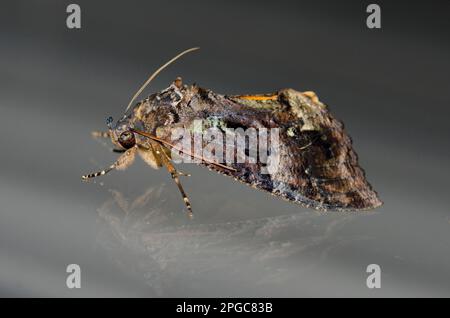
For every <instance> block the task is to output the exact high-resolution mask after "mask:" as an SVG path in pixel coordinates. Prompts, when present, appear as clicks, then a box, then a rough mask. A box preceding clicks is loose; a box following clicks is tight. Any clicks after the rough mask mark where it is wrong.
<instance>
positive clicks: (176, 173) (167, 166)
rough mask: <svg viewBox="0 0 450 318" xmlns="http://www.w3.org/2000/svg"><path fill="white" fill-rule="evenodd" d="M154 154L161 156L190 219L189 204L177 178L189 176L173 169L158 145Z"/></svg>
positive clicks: (191, 215) (190, 209)
mask: <svg viewBox="0 0 450 318" xmlns="http://www.w3.org/2000/svg"><path fill="white" fill-rule="evenodd" d="M156 153H157V154H158V155H161V159H162V163H163V164H164V165H165V166H166V168H167V170H168V171H169V173H170V175H171V176H172V179H173V180H174V181H175V183H176V185H177V186H178V190H180V193H181V196H182V197H183V201H184V204H185V205H186V208H187V209H188V216H189V218H192V217H193V213H192V206H191V202H189V199H188V197H187V195H186V192H184V189H183V186H182V185H181V182H180V178H178V177H179V176H189V174H186V173H182V172H178V171H177V170H176V169H175V167H174V166H173V164H172V162H171V161H170V158H169V156H168V155H167V153H166V152H165V151H164V149H163V147H162V146H161V145H158V148H157V150H156Z"/></svg>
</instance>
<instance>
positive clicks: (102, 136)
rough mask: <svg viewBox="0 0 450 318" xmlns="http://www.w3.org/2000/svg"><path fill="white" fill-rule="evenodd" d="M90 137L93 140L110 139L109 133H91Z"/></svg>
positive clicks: (96, 131) (95, 131)
mask: <svg viewBox="0 0 450 318" xmlns="http://www.w3.org/2000/svg"><path fill="white" fill-rule="evenodd" d="M91 136H92V137H94V138H110V137H111V135H110V133H109V131H98V130H94V131H92V132H91Z"/></svg>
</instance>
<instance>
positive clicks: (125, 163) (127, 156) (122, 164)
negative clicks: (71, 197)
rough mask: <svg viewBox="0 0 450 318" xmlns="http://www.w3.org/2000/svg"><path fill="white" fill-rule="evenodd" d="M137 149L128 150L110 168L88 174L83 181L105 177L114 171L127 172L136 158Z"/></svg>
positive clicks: (83, 177)
mask: <svg viewBox="0 0 450 318" xmlns="http://www.w3.org/2000/svg"><path fill="white" fill-rule="evenodd" d="M136 149H137V148H136V147H133V148H130V149H128V150H127V151H125V152H124V153H123V154H122V155H120V157H119V158H118V159H117V160H116V162H114V163H113V164H112V165H110V166H109V167H108V168H106V169H104V170H101V171H98V172H94V173H90V174H86V175H84V176H82V177H81V179H83V180H87V179H91V178H95V177H98V176H103V175H105V174H107V173H108V172H110V171H111V170H114V169H116V170H125V169H126V168H128V167H129V166H130V165H131V164H132V163H133V162H134V158H135V156H136Z"/></svg>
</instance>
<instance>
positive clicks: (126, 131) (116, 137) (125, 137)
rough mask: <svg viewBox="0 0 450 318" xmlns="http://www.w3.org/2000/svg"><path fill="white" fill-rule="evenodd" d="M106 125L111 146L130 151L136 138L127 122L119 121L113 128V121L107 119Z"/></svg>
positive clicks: (110, 118) (109, 118)
mask: <svg viewBox="0 0 450 318" xmlns="http://www.w3.org/2000/svg"><path fill="white" fill-rule="evenodd" d="M106 125H107V126H108V129H109V132H110V135H111V140H112V142H113V144H115V145H118V146H121V147H122V148H124V149H130V148H132V147H134V146H135V145H136V138H135V136H134V133H133V132H131V130H130V127H129V125H128V124H127V122H121V121H119V122H117V124H116V126H115V127H113V119H112V117H108V119H107V120H106Z"/></svg>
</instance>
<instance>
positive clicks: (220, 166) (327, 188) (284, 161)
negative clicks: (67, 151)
mask: <svg viewBox="0 0 450 318" xmlns="http://www.w3.org/2000/svg"><path fill="white" fill-rule="evenodd" d="M196 49H198V48H192V49H189V50H186V51H184V52H182V53H180V54H179V55H177V56H176V57H174V58H173V59H172V60H170V61H169V62H167V63H166V64H165V65H163V66H162V67H160V68H159V69H158V70H157V71H156V72H155V73H154V74H152V76H150V78H149V79H148V80H147V81H146V82H145V83H144V85H143V86H142V87H141V88H140V89H139V90H138V92H137V93H136V94H135V95H134V97H133V98H132V100H131V101H130V103H129V105H128V107H127V109H126V112H125V114H124V116H123V117H122V118H121V119H120V120H119V121H117V123H116V124H113V122H112V118H109V119H108V121H107V124H108V127H109V131H108V132H94V133H93V135H94V136H95V137H107V138H110V139H111V141H112V143H113V144H114V145H115V146H116V147H118V148H117V149H116V151H118V152H123V153H122V154H121V155H120V157H119V158H118V159H117V161H116V162H115V163H113V164H112V165H111V166H110V167H109V168H108V169H105V170H102V171H99V172H96V173H92V174H88V175H85V176H83V177H82V178H83V179H84V180H86V179H90V178H93V177H97V176H100V175H104V174H106V173H108V172H109V171H111V170H113V169H116V170H124V169H126V168H127V167H128V166H129V165H131V164H132V162H133V161H134V158H135V156H136V154H138V155H139V156H140V157H141V158H142V159H143V160H144V161H145V162H146V163H147V164H149V165H150V166H151V167H152V168H155V169H158V168H160V167H162V166H165V167H166V168H167V170H168V171H169V172H170V174H171V176H172V178H173V179H174V181H175V183H176V185H177V186H178V188H179V190H180V192H181V194H182V197H183V200H184V202H185V204H186V206H187V209H188V211H189V215H192V208H191V204H190V202H189V199H188V198H187V196H186V194H185V192H184V190H183V187H182V186H181V183H180V179H179V176H183V175H187V174H184V173H181V172H178V171H177V170H176V169H175V167H174V166H173V164H172V159H173V155H174V154H180V155H181V154H183V155H184V156H187V157H190V158H194V159H196V160H197V162H196V163H198V164H200V165H202V166H205V167H207V168H209V169H210V170H213V171H216V172H219V173H221V174H224V175H227V176H230V177H233V178H234V179H236V180H238V181H241V182H243V183H245V184H247V185H250V186H252V187H254V188H257V189H261V190H265V191H267V192H269V193H271V194H273V195H276V196H279V197H281V198H284V199H286V200H289V201H292V202H295V203H299V204H301V205H303V206H305V207H308V208H313V209H317V210H323V211H326V210H337V211H357V210H368V209H372V208H376V207H378V206H380V205H381V204H382V202H381V201H380V200H379V198H378V196H377V193H376V192H375V191H374V190H373V189H372V187H371V186H370V184H369V183H368V182H367V180H366V178H365V174H364V171H363V170H362V169H361V168H360V167H359V165H358V158H357V155H356V153H355V151H354V150H353V148H352V142H351V139H350V137H349V136H348V135H347V134H346V132H345V131H344V128H343V124H342V123H341V122H340V121H338V120H336V119H335V118H334V117H333V116H332V115H331V113H330V112H329V110H328V108H327V106H326V105H325V104H323V103H322V102H321V101H320V100H319V99H318V97H317V96H316V94H315V93H314V92H311V91H307V92H298V91H296V90H293V89H282V90H280V91H277V92H275V93H272V94H261V95H236V96H226V95H221V94H217V93H214V92H212V91H210V90H207V89H204V88H201V87H198V86H197V85H191V86H187V85H183V83H182V80H181V78H177V79H176V80H175V81H174V82H173V83H172V84H171V85H170V86H169V87H168V88H166V89H164V90H162V91H160V92H157V93H154V94H152V95H150V96H149V97H148V98H146V99H144V100H142V101H140V102H138V103H137V104H135V105H134V106H133V107H131V105H132V104H133V102H134V100H135V99H136V97H137V96H138V95H139V94H140V93H141V92H142V91H143V90H144V88H145V87H146V86H147V85H148V83H149V82H150V81H151V80H152V79H153V78H155V77H156V75H157V74H158V73H159V72H160V71H161V70H162V69H164V68H165V67H166V66H167V65H169V64H170V63H172V62H173V61H175V60H176V59H177V58H179V57H180V56H182V55H184V54H186V53H188V52H191V51H193V50H196ZM199 120H200V121H202V122H204V123H209V124H206V125H204V126H202V129H203V128H204V127H205V126H209V128H211V127H212V128H214V129H216V130H219V131H222V132H225V131H226V130H227V129H230V128H233V129H236V128H239V129H242V130H246V129H259V130H262V129H276V130H277V131H278V143H277V150H276V152H277V156H278V162H277V167H276V168H277V169H276V170H275V171H274V172H272V173H262V169H263V168H265V166H266V164H265V163H262V162H260V161H256V162H254V161H253V162H252V161H249V160H247V161H245V162H241V161H238V160H234V161H231V162H230V163H229V162H228V161H227V162H226V163H224V162H219V161H217V160H213V159H210V157H205V156H202V154H198V153H194V152H192V151H186V150H185V149H182V148H180V141H182V140H181V139H182V138H181V139H180V138H179V139H178V140H175V141H174V139H173V134H172V133H173V131H174V129H180V128H181V129H188V130H189V129H192V124H193V123H194V122H195V121H199ZM189 138H191V137H189ZM192 138H193V140H191V139H189V140H188V141H189V143H192V142H195V140H194V137H192ZM271 140H272V139H271ZM184 142H186V140H184ZM269 142H270V141H269ZM207 143H208V141H204V140H202V141H201V145H202V146H207ZM227 146H228V145H225V146H224V149H225V150H224V151H226V148H227ZM248 150H249V149H245V151H248ZM237 155H238V154H237V151H234V150H233V152H232V156H233V158H234V159H236V156H237Z"/></svg>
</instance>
